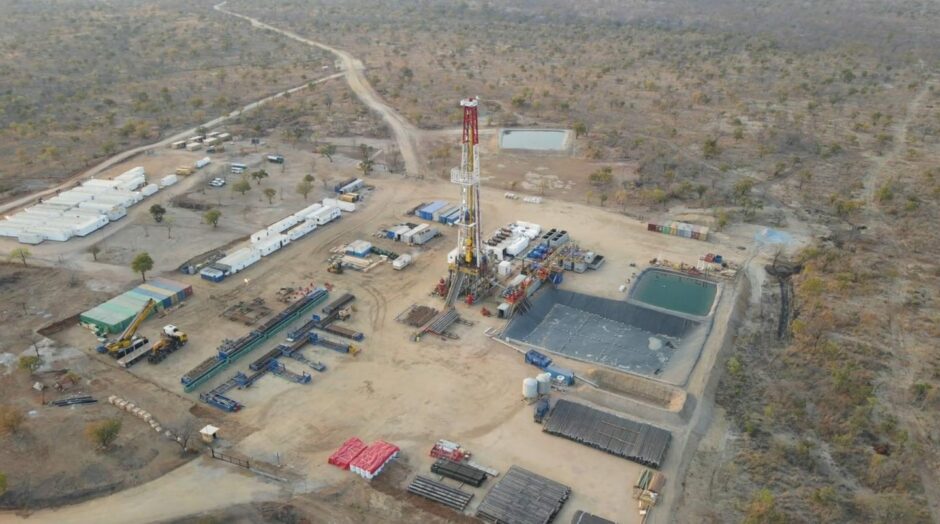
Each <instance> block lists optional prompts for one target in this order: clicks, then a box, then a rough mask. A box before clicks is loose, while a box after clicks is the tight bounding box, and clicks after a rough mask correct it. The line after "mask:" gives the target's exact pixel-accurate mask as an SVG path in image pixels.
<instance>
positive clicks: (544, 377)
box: [535, 373, 552, 395]
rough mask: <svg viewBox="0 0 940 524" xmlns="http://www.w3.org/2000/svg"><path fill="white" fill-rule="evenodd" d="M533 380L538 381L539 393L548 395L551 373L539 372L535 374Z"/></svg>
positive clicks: (550, 390) (550, 388)
mask: <svg viewBox="0 0 940 524" xmlns="http://www.w3.org/2000/svg"><path fill="white" fill-rule="evenodd" d="M535 381H536V382H538V389H539V395H548V394H549V393H551V392H552V374H551V373H539V374H538V375H536V376H535Z"/></svg>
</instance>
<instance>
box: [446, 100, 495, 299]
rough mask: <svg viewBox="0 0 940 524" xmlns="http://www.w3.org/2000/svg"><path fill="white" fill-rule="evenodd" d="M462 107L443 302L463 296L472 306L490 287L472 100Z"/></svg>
mask: <svg viewBox="0 0 940 524" xmlns="http://www.w3.org/2000/svg"><path fill="white" fill-rule="evenodd" d="M460 105H461V107H463V138H462V140H461V153H460V167H457V168H454V169H452V170H451V172H450V181H451V182H453V183H454V184H457V185H458V186H460V218H459V219H458V221H457V223H456V225H457V250H456V256H455V257H454V261H453V262H452V263H450V278H449V286H448V287H449V289H448V292H447V303H448V304H453V303H454V302H455V301H456V299H457V297H459V296H461V295H466V296H467V302H469V303H472V302H474V301H475V300H476V299H477V298H480V297H482V296H483V295H484V294H485V293H486V292H487V291H488V290H489V287H490V282H489V280H490V279H489V273H488V270H489V268H488V266H487V260H486V254H485V253H484V251H483V241H482V232H481V227H482V213H481V210H480V152H479V148H478V145H479V143H480V135H479V128H478V122H477V108H478V106H479V101H478V100H477V99H476V98H465V99H463V100H461V101H460Z"/></svg>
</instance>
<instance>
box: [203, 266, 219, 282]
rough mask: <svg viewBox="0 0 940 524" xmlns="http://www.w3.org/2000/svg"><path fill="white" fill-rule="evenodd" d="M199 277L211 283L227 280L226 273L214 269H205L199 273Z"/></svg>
mask: <svg viewBox="0 0 940 524" xmlns="http://www.w3.org/2000/svg"><path fill="white" fill-rule="evenodd" d="M199 276H200V277H202V278H203V279H204V280H208V281H210V282H221V281H222V280H224V279H225V272H224V271H222V270H221V269H216V268H214V267H204V268H202V269H201V270H200V271H199Z"/></svg>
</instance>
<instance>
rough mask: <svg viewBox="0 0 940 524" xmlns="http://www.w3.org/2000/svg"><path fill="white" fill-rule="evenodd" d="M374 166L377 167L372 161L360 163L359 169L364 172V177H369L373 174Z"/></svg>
mask: <svg viewBox="0 0 940 524" xmlns="http://www.w3.org/2000/svg"><path fill="white" fill-rule="evenodd" d="M374 165H375V162H374V161H373V160H370V159H367V160H363V161H362V162H359V169H360V170H362V176H369V173H371V172H372V167H373V166H374Z"/></svg>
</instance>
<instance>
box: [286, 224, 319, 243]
mask: <svg viewBox="0 0 940 524" xmlns="http://www.w3.org/2000/svg"><path fill="white" fill-rule="evenodd" d="M316 228H317V223H316V221H313V220H304V221H303V222H301V223H299V224H297V225H296V226H294V227H292V228H290V229H288V230H287V238H288V239H290V241H291V242H293V241H294V240H297V239H298V238H301V237H303V236H304V235H307V234H309V233H312V232H313V231H314V230H315V229H316Z"/></svg>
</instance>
